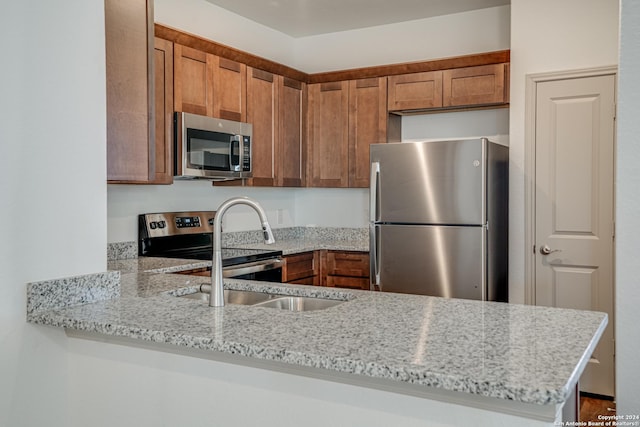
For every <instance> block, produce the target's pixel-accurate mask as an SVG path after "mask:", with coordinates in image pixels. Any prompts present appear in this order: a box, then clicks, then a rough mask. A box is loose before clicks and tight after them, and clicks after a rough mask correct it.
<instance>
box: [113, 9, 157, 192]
mask: <svg viewBox="0 0 640 427" xmlns="http://www.w3.org/2000/svg"><path fill="white" fill-rule="evenodd" d="M152 47H153V2H152V1H148V2H146V1H135V2H125V1H116V0H107V1H105V53H106V57H105V59H106V98H107V99H106V101H107V106H106V108H107V179H108V180H109V181H112V182H114V181H118V182H123V181H124V182H141V183H146V182H149V180H150V179H153V177H154V160H155V159H154V154H153V153H154V148H155V140H154V131H155V129H154V126H153V115H154V108H153V107H154V106H153V105H152V104H151V102H150V101H149V100H150V98H151V97H152V96H153V92H152V90H153V80H151V79H153V75H152V74H151V73H150V72H149V70H150V69H152V66H153V65H152V64H153V62H151V61H153V55H152V50H151V49H152Z"/></svg>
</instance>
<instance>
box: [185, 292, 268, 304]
mask: <svg viewBox="0 0 640 427" xmlns="http://www.w3.org/2000/svg"><path fill="white" fill-rule="evenodd" d="M274 296H275V295H271V294H266V293H264V292H253V291H236V290H232V289H225V290H224V302H225V303H227V304H240V305H253V304H258V303H260V302H263V301H267V300H269V299H271V298H273V297H274ZM182 298H192V299H197V300H200V301H204V302H209V292H194V293H192V294H187V295H182Z"/></svg>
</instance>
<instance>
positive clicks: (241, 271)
mask: <svg viewBox="0 0 640 427" xmlns="http://www.w3.org/2000/svg"><path fill="white" fill-rule="evenodd" d="M283 264H284V261H283V260H282V258H273V259H267V260H262V261H255V262H250V263H246V264H238V265H230V266H227V267H224V268H223V269H222V276H223V277H229V278H234V279H246V280H259V281H261V282H282V265H283Z"/></svg>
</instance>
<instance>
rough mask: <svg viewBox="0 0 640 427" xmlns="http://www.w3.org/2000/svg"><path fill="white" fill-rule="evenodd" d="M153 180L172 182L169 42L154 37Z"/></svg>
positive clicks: (171, 74)
mask: <svg viewBox="0 0 640 427" xmlns="http://www.w3.org/2000/svg"><path fill="white" fill-rule="evenodd" d="M154 59H155V70H154V74H155V119H156V120H155V142H156V143H155V151H156V152H155V175H154V178H153V183H154V184H171V183H173V130H172V129H173V43H171V42H170V41H168V40H163V39H160V38H157V37H156V39H155V49H154Z"/></svg>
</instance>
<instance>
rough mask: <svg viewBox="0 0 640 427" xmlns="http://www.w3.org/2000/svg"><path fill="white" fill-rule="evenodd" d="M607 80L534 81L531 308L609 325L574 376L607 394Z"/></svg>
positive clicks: (610, 210) (611, 103)
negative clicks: (594, 316) (574, 313)
mask: <svg viewBox="0 0 640 427" xmlns="http://www.w3.org/2000/svg"><path fill="white" fill-rule="evenodd" d="M614 121H615V76H614V75H604V76H594V77H581V78H572V79H565V80H552V81H543V82H539V83H538V84H537V87H536V125H535V132H536V134H535V147H536V148H535V164H536V167H535V187H536V190H535V218H536V219H535V247H534V250H535V254H536V255H535V257H536V260H535V303H536V304H537V305H545V306H554V307H563V308H575V309H581V310H596V311H602V312H606V313H607V314H608V315H609V325H608V326H607V329H606V331H605V333H604V336H603V337H602V339H601V340H600V343H599V345H598V347H597V348H596V350H595V351H594V353H593V355H592V358H591V360H590V361H589V364H588V366H587V369H586V371H585V373H584V374H583V376H582V377H581V379H580V389H581V391H586V392H590V393H596V394H601V395H606V396H613V395H614V391H615V388H614V336H613V331H614V325H613V321H614V317H613V292H614V271H613V266H614V263H613V257H614V254H613V248H614V246H613V239H614V140H615V127H614Z"/></svg>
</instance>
